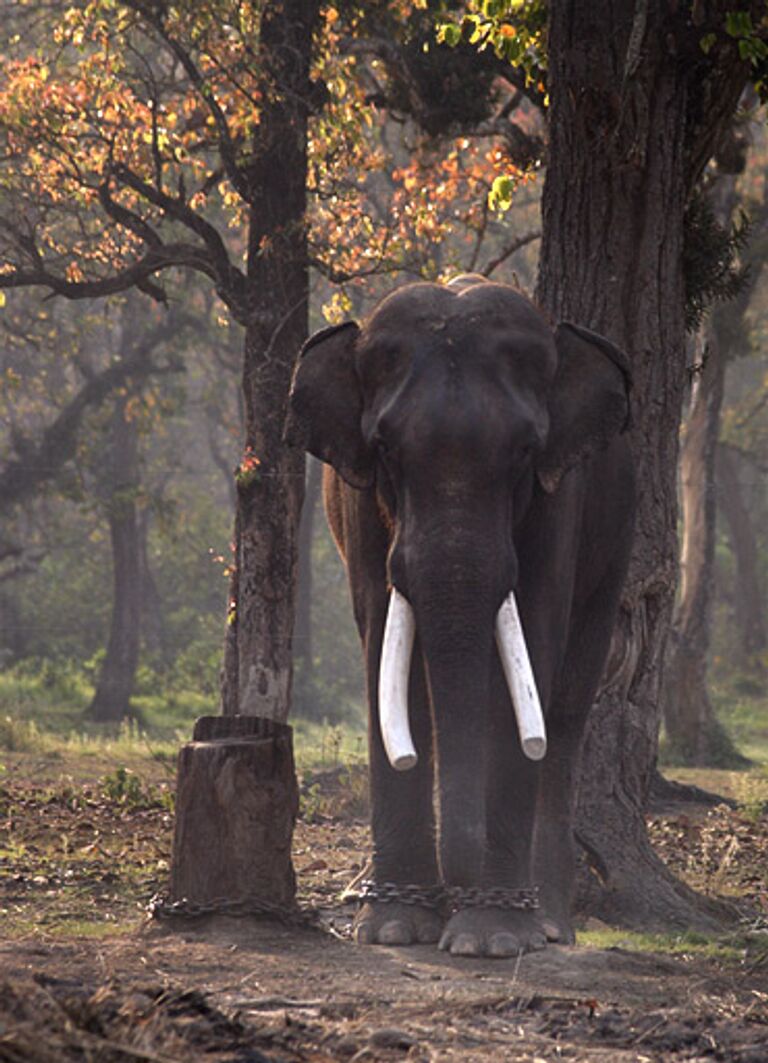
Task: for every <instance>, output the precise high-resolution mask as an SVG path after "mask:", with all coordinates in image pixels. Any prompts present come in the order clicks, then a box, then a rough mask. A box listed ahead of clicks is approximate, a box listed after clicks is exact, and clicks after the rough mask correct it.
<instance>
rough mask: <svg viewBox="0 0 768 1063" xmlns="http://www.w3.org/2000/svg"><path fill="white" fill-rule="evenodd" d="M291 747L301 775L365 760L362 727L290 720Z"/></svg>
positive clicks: (364, 761) (365, 749) (363, 731)
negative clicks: (291, 729)
mask: <svg viewBox="0 0 768 1063" xmlns="http://www.w3.org/2000/svg"><path fill="white" fill-rule="evenodd" d="M291 723H292V725H293V748H294V755H295V758H296V767H297V769H298V771H299V773H300V774H303V773H306V772H323V771H330V770H332V769H335V768H340V767H350V766H357V765H362V764H365V763H367V759H368V745H367V739H366V733H365V729H364V728H363V727H361V726H359V725H358V726H353V725H351V724H333V725H331V724H329V723H327V722H324V723H314V722H312V721H310V720H300V719H299V720H292V721H291Z"/></svg>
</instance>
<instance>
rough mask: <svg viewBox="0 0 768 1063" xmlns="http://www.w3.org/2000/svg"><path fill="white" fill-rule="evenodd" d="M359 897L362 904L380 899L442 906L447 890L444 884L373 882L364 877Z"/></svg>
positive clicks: (383, 901)
mask: <svg viewBox="0 0 768 1063" xmlns="http://www.w3.org/2000/svg"><path fill="white" fill-rule="evenodd" d="M357 899H358V900H359V901H360V903H361V904H365V902H366V901H379V902H381V903H382V904H392V903H394V902H399V903H400V904H413V905H416V906H417V907H419V908H442V906H443V902H444V901H445V890H444V889H443V887H442V886H416V885H414V884H413V883H410V882H406V883H402V882H373V880H372V879H364V880H363V881H362V882H361V883H360V889H359V891H358V893H357Z"/></svg>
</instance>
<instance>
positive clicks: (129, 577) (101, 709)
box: [86, 395, 142, 722]
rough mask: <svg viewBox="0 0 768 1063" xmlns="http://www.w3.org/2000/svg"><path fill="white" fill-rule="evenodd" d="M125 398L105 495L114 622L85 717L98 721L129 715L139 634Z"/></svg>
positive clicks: (132, 453) (133, 435)
mask: <svg viewBox="0 0 768 1063" xmlns="http://www.w3.org/2000/svg"><path fill="white" fill-rule="evenodd" d="M126 405H127V396H125V395H123V396H121V397H120V398H118V399H117V401H116V402H115V408H114V412H113V415H112V426H111V442H110V461H109V471H108V485H109V494H108V496H107V499H106V507H107V515H108V520H109V536H110V543H111V546H112V579H113V596H112V619H111V621H110V627H109V640H108V642H107V652H106V656H105V657H104V661H103V663H102V666H101V671H100V673H99V679H98V682H97V684H96V692H95V694H94V696H93V700H92V701H91V704H90V705H89V707H88V709H87V710H86V714H87V715H88V716H89V717H90V718H91V719H92V720H97V721H99V722H117V721H119V720H122V719H123V718H124V717H125V716H127V715H128V712H129V710H130V701H131V694H132V693H133V684H134V679H135V676H136V668H137V666H138V663H139V643H140V631H141V583H142V580H141V568H142V565H141V535H140V531H139V521H138V513H137V505H136V493H137V490H138V487H139V468H138V431H137V428H136V423H135V421H133V420H131V418H130V416H127V414H126Z"/></svg>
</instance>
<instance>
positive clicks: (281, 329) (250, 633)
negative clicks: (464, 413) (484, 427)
mask: <svg viewBox="0 0 768 1063" xmlns="http://www.w3.org/2000/svg"><path fill="white" fill-rule="evenodd" d="M318 8H319V3H318V0H283V2H282V3H278V2H274V3H270V4H268V5H267V7H266V8H265V11H264V14H263V16H262V23H261V35H260V62H261V64H262V69H263V71H264V80H263V103H262V106H261V110H260V113H259V125H258V128H257V131H256V134H255V138H254V156H253V161H252V162H251V164H250V166H249V169H248V180H249V182H250V188H251V208H252V209H251V217H250V230H249V241H248V283H249V287H250V292H251V304H250V305H251V309H250V319H249V322H248V324H247V327H246V337H245V358H244V367H243V389H244V394H245V409H246V438H245V455H244V459H243V462H242V463H241V466H240V468H239V471H238V473H237V475H236V479H237V487H238V492H237V496H238V497H237V514H236V518H235V551H236V554H235V564H234V574H233V577H232V582H231V587H230V604H229V616H228V627H227V640H226V650H225V661H224V678H223V684H222V704H223V712H224V714H225V715H234V714H238V713H239V714H243V715H252V716H262V717H266V718H269V719H274V720H282V721H284V720H285V719H286V717H287V715H288V709H289V704H290V694H291V636H292V631H293V620H294V589H295V583H296V568H297V535H298V527H299V515H300V511H301V503H302V497H303V493H304V455H303V454H302V453H301V452H300V451H298V450H289V449H287V448H286V447H284V446H283V444H282V431H283V422H284V419H285V412H286V405H287V398H288V391H289V387H290V380H291V371H292V368H293V364H294V361H295V358H296V355H297V353H298V351H299V349H300V347H301V345H302V343H303V342H304V340H305V339H306V336H307V331H308V310H309V308H308V302H309V276H308V265H307V243H306V228H305V211H306V181H307V119H308V115H309V106H310V102H309V101H310V98H311V83H310V80H309V73H310V59H311V54H312V36H313V31H314V29H315V27H316V23H317V13H318ZM257 462H258V464H257Z"/></svg>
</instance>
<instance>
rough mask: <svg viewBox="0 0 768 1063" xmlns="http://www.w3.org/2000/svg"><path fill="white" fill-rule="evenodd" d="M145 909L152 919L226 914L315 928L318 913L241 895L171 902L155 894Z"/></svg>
mask: <svg viewBox="0 0 768 1063" xmlns="http://www.w3.org/2000/svg"><path fill="white" fill-rule="evenodd" d="M147 911H148V912H149V914H150V915H151V917H152V918H153V919H157V920H164V919H169V920H173V919H200V918H203V917H204V916H207V915H229V916H233V917H235V918H244V917H247V916H250V917H255V918H258V919H265V918H268V919H277V920H278V921H279V922H281V923H283V924H284V925H285V926H295V927H317V926H318V925H319V913H318V912H316V911H314V910H313V909H311V908H299V907H297V906H295V905H287V904H277V903H275V902H274V901H265V900H261V899H260V898H258V897H243V898H240V899H239V900H231V899H230V898H228V897H215V898H214V899H213V900H210V901H205V902H198V901H189V900H187V898H186V897H184V898H182V899H181V900H178V901H172V900H170V898H168V897H165V896H163V895H162V894H160V893H156V894H155V895H154V897H152V899H151V900H150V902H149V904H148V905H147Z"/></svg>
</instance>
